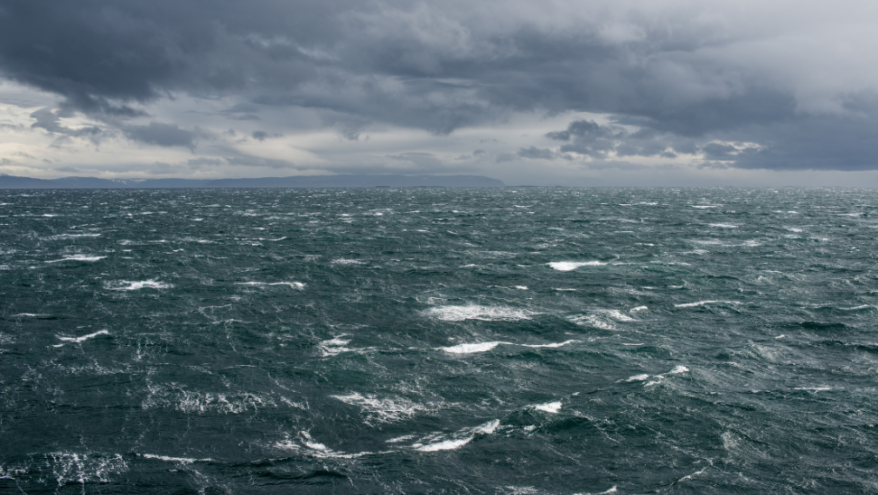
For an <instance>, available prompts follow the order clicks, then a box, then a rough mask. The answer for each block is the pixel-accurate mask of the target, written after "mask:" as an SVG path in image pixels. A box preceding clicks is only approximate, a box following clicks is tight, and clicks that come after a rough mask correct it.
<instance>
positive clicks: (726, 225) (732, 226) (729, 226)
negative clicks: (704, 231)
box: [707, 223, 738, 229]
mask: <svg viewBox="0 0 878 495" xmlns="http://www.w3.org/2000/svg"><path fill="white" fill-rule="evenodd" d="M707 225H709V226H711V227H716V228H720V229H737V228H738V226H737V225H735V224H733V223H709V224H707Z"/></svg>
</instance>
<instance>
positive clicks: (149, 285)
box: [104, 279, 173, 290]
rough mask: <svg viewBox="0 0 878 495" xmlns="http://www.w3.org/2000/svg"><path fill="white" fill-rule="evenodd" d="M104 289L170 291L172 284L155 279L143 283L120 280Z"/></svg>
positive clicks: (110, 283)
mask: <svg viewBox="0 0 878 495" xmlns="http://www.w3.org/2000/svg"><path fill="white" fill-rule="evenodd" d="M104 287H105V288H106V289H109V290H140V289H170V288H172V287H173V285H171V284H167V283H164V282H159V281H157V280H155V279H150V280H143V281H134V282H132V281H129V280H119V281H116V282H107V283H105V284H104Z"/></svg>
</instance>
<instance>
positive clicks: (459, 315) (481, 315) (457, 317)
mask: <svg viewBox="0 0 878 495" xmlns="http://www.w3.org/2000/svg"><path fill="white" fill-rule="evenodd" d="M424 314H426V315H427V316H431V317H434V318H437V319H439V320H442V321H464V320H483V321H514V320H530V319H531V316H533V315H535V314H538V313H534V312H532V311H527V310H524V309H516V308H510V307H508V306H480V305H477V304H468V305H465V306H439V307H435V308H430V309H428V310H426V311H425V312H424Z"/></svg>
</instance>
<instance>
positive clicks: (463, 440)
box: [412, 419, 500, 452]
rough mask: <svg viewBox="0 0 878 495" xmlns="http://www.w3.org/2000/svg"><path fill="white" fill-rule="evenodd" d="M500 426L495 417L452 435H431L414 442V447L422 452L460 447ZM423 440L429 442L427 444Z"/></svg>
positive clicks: (492, 431)
mask: <svg viewBox="0 0 878 495" xmlns="http://www.w3.org/2000/svg"><path fill="white" fill-rule="evenodd" d="M499 426H500V420H499V419H495V420H493V421H489V422H487V423H485V424H482V425H479V426H476V427H473V428H464V429H463V430H460V431H459V432H456V433H454V434H453V435H450V436H444V435H441V434H440V435H430V436H428V437H426V438H424V439H422V440H421V441H420V442H417V443H415V444H412V448H414V449H415V450H419V451H421V452H438V451H441V450H454V449H459V448H461V447H463V446H464V445H466V444H468V443H470V442H471V441H473V439H475V438H476V436H477V435H490V434H492V433H494V432H495V431H497V427H499ZM423 442H428V443H426V444H425V443H423Z"/></svg>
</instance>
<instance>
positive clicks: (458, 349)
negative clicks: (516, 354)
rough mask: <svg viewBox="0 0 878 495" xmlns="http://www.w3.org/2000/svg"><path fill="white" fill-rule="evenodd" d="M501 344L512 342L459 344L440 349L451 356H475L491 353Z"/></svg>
mask: <svg viewBox="0 0 878 495" xmlns="http://www.w3.org/2000/svg"><path fill="white" fill-rule="evenodd" d="M500 344H510V342H481V343H478V344H458V345H455V346H451V347H440V349H442V350H443V351H445V352H447V353H450V354H474V353H477V352H487V351H490V350H492V349H493V348H495V347H497V346H498V345H500Z"/></svg>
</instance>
